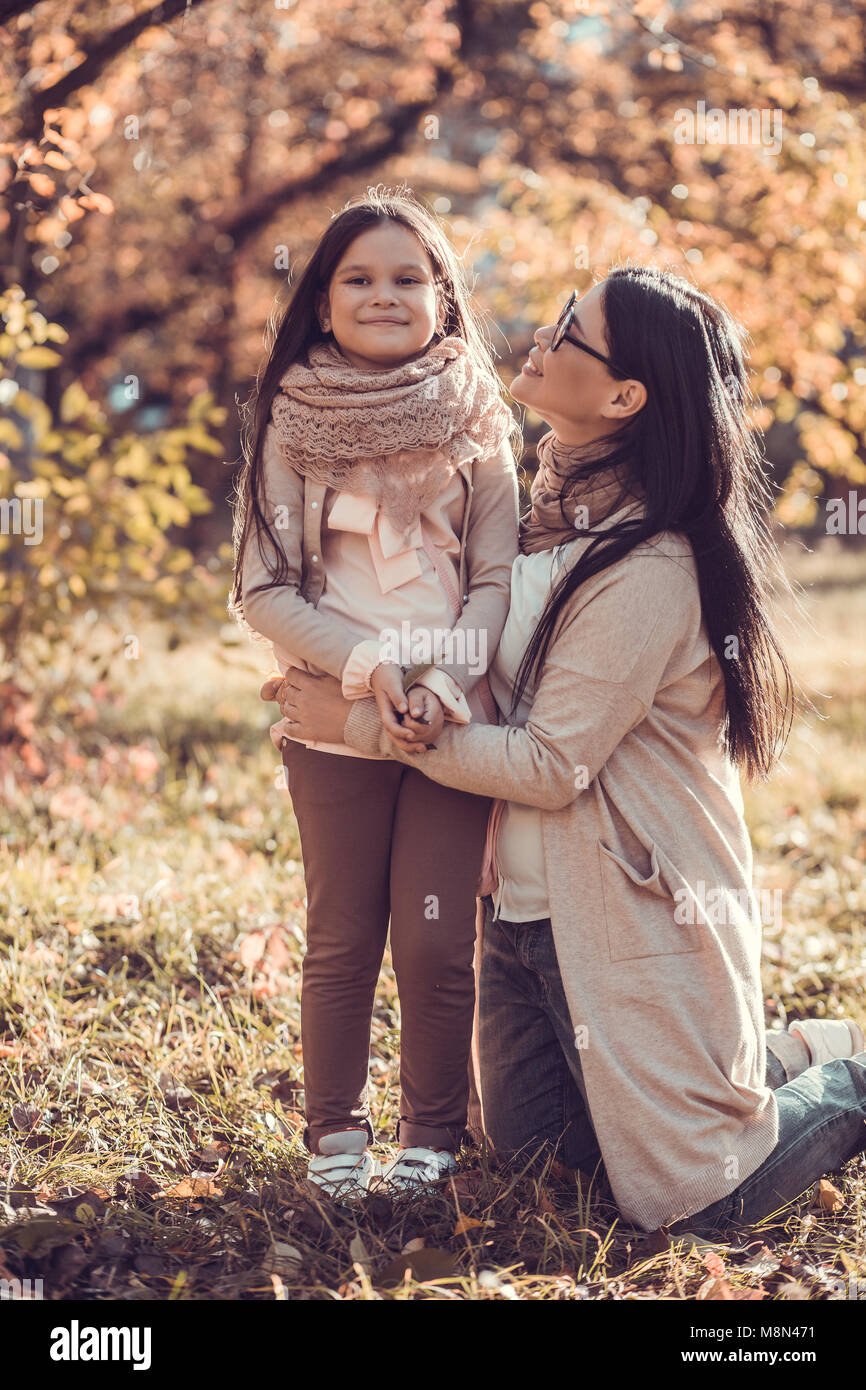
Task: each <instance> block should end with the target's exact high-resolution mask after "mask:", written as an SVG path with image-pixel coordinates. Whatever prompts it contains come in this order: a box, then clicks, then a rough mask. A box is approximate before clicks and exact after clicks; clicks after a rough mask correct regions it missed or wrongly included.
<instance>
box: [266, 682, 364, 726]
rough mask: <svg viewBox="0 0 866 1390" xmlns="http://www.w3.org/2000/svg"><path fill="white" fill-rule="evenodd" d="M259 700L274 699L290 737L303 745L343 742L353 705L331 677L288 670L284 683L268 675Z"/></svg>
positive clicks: (339, 685)
mask: <svg viewBox="0 0 866 1390" xmlns="http://www.w3.org/2000/svg"><path fill="white" fill-rule="evenodd" d="M259 693H260V695H261V697H262V699H263V700H277V701H278V702H279V706H280V712H281V714H283V715H284V716H285V717H286V719H288V720H289V721H290V723H291V725H292V737H293V738H298V739H302V740H303V741H304V742H307V743H345V738H344V736H343V730H344V729H345V727H346V720H347V719H348V717H349V713H350V711H351V709H352V705H353V704H354V701H353V700H347V699H346V697H345V696H344V694H343V688H342V686H341V684H340V682H339V681H338V680H336V679H335V677H334V676H311V675H310V673H309V672H308V671H298V670H294V669H292V670H290V671H289V672H288V674H287V675H286V678H285V680H283V678H282V677H279V679H278V678H277V677H274V676H270V677H269V678H268V679H267V680H266V681H265V683H264V685H263V686H262V688H261V691H260V692H259Z"/></svg>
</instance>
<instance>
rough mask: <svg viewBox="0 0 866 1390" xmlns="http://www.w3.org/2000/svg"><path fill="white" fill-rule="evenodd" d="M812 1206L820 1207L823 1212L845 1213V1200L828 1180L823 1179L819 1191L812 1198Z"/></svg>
mask: <svg viewBox="0 0 866 1390" xmlns="http://www.w3.org/2000/svg"><path fill="white" fill-rule="evenodd" d="M812 1205H813V1206H815V1207H819V1208H820V1209H821V1211H829V1212H837V1211H844V1208H845V1198H844V1197H843V1196H842V1193H841V1192H840V1191H839V1189H838V1187H834V1186H833V1184H832V1183H831V1182H829V1181H828V1179H827V1178H821V1180H820V1181H819V1183H818V1190H817V1192H816V1193H815V1195H814V1197H813V1198H812Z"/></svg>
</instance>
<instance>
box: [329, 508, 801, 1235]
mask: <svg viewBox="0 0 866 1390" xmlns="http://www.w3.org/2000/svg"><path fill="white" fill-rule="evenodd" d="M583 548H584V546H583V545H582V544H575V545H574V546H573V547H572V548H571V550H572V553H571V555H570V557H569V563H574V562H575V561H576V559H577V558H578V557H579V555H580V554H581V553H582V551H583ZM723 713H724V685H723V681H722V674H721V670H720V668H719V665H718V662H717V661H716V658H715V655H714V654H713V652H712V650H711V648H710V646H709V642H708V639H707V635H706V630H705V628H704V626H703V623H702V616H701V602H700V596H699V591H698V582H697V569H696V565H695V561H694V556H693V554H692V551H691V547H690V545H689V543H688V541H687V540H686V539H685V538H684V537H682V536H680V535H676V534H670V533H665V534H662V535H660V536H657V537H656V538H655V539H654V540H653V541H652V542H651V543H648V544H646V545H643V546H641V547H639V548H637V549H636V550H634V551H632V552H631V554H630V555H628V556H627V557H626V558H625V560H622V561H620V562H618V563H617V564H615V565H613V566H611V567H610V568H609V569H607V570H605V571H603V572H602V573H601V574H599V575H596V576H595V577H594V578H592V579H591V580H589V581H587V583H585V584H584V585H582V586H581V588H580V590H579V591H578V592H577V594H575V595H574V596H573V598H572V599H571V602H570V606H569V609H568V616H567V619H566V621H565V622H564V623H561V624H560V628H559V631H558V634H557V636H556V639H555V641H554V642H553V644H552V645H551V647H550V649H549V652H548V656H547V659H546V662H545V664H544V668H543V670H542V672H541V674H540V677H539V681H538V684H537V688H536V693H535V698H534V700H533V704H532V710H531V712H530V715H529V719H528V722H527V724H526V726H525V728H508V727H498V728H497V727H495V726H487V727H482V726H480V725H474V724H473V725H470V726H468V727H466V728H458V727H456V726H453V725H452V726H447V727H446V728H445V729H444V731H443V732H442V734H441V735H440V736H439V737H438V739H437V749H436V750H435V751H428V752H426V753H424V754H422V755H420V757H415V758H413V757H411V756H410V755H408V754H401V753H400V752H399V751H398V750H397V749H396V748H395V746H394V745H392V744H391V742H390V740H389V739H388V738H387V737H386V735H385V734H384V731H383V730H382V729H381V725H380V723H379V718H378V713H377V711H376V706H375V702H374V701H371V700H364V701H359V702H358V703H357V704H356V706H355V707H354V709H353V710H352V712H351V713H350V715H349V718H348V720H347V722H346V727H345V738H346V741H347V742H348V743H352V744H354V746H355V747H357V748H361V749H364V748H368V749H379V750H380V751H382V752H388V753H389V754H390V755H391V756H394V757H398V758H400V760H401V761H404V762H408V763H411V764H412V765H413V766H418V767H419V768H421V769H422V770H423V771H424V772H425V773H426V775H427V776H429V777H432V778H433V779H434V780H435V781H437V782H442V783H444V784H445V785H447V786H451V787H459V788H462V789H463V790H465V791H469V792H476V793H478V794H482V795H484V796H492V797H503V798H505V799H507V800H513V801H519V802H523V803H528V804H531V805H535V806H539V807H541V808H542V810H543V811H544V813H545V814H544V817H543V827H542V828H543V839H544V860H545V868H546V873H547V881H548V889H549V897H550V916H551V922H552V927H553V933H554V940H555V944H556V953H557V959H558V961H559V966H560V970H561V972H562V980H563V985H564V988H565V994H566V998H567V1000H568V1005H569V1010H570V1013H571V1018H572V1023H573V1025H574V1028H575V1036H576V1040H577V1042H576V1045H579V1046H580V1057H581V1064H582V1068H583V1075H584V1080H585V1084H586V1092H587V1099H588V1103H589V1107H590V1111H591V1114H592V1120H593V1124H594V1126H595V1130H596V1134H597V1137H598V1142H599V1147H600V1149H601V1152H602V1155H603V1158H604V1164H605V1169H606V1171H607V1174H608V1178H609V1180H610V1184H611V1187H612V1190H613V1193H614V1197H615V1199H616V1201H617V1204H618V1206H619V1208H620V1210H621V1212H622V1214H623V1216H624V1218H625V1219H626V1220H628V1221H630V1222H633V1223H634V1224H635V1225H637V1226H639V1227H642V1228H643V1229H645V1230H653V1229H655V1228H657V1227H658V1226H660V1225H663V1224H667V1223H669V1222H672V1221H674V1220H676V1219H677V1218H680V1217H685V1216H689V1215H691V1214H692V1213H694V1212H696V1211H699V1210H701V1209H702V1208H703V1207H704V1206H706V1205H708V1204H709V1203H711V1202H715V1201H718V1200H719V1199H720V1198H722V1197H724V1196H726V1195H727V1194H728V1193H729V1192H731V1191H732V1190H733V1189H734V1188H735V1187H736V1186H737V1184H738V1183H740V1182H742V1181H743V1180H744V1179H745V1178H747V1177H748V1176H749V1175H750V1174H751V1173H753V1172H754V1171H755V1169H757V1168H758V1167H759V1165H760V1164H761V1163H762V1162H763V1160H764V1159H765V1158H766V1157H767V1155H768V1154H769V1153H770V1152H771V1150H772V1149H773V1148H774V1146H775V1144H776V1140H777V1135H778V1114H777V1108H776V1102H775V1099H774V1097H773V1093H772V1091H770V1090H769V1089H768V1088H767V1086H766V1084H765V1076H764V1069H765V1040H764V1016H763V1001H762V993H761V982H760V954H761V927H760V918H759V913H758V909H757V903H756V901H755V898H754V894H753V893H752V885H751V877H752V853H751V845H750V842H749V835H748V831H747V828H746V825H745V821H744V819H743V803H742V797H741V794H740V788H739V781H738V777H737V772H736V769H735V768H734V767H733V766H732V765H731V764H730V763H729V761H728V760H727V758H726V757H725V756H724V752H723V750H722V749H721V747H720V742H719V737H720V731H721V724H722V718H723ZM713 890H715V891H713ZM683 918H685V919H686V920H685V921H683ZM482 1084H483V1077H482Z"/></svg>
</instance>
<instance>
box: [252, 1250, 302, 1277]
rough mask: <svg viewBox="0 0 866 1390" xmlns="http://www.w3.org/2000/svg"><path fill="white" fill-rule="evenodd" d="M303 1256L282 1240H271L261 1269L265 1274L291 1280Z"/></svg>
mask: <svg viewBox="0 0 866 1390" xmlns="http://www.w3.org/2000/svg"><path fill="white" fill-rule="evenodd" d="M303 1259H304V1257H303V1255H302V1254H301V1252H300V1250H299V1249H298V1248H297V1246H295V1245H288V1244H287V1243H286V1241H284V1240H272V1241H271V1244H270V1247H269V1249H268V1252H267V1254H266V1255H265V1258H264V1259H263V1260H262V1269H263V1270H264V1271H265V1273H266V1274H270V1275H271V1277H272V1278H273V1276H274V1275H282V1276H284V1277H285V1278H287V1279H292V1278H294V1277H295V1275H296V1274H297V1272H298V1269H299V1267H300V1265H301V1264H302V1263H303Z"/></svg>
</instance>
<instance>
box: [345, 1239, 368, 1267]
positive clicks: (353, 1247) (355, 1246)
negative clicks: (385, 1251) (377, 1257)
mask: <svg viewBox="0 0 866 1390" xmlns="http://www.w3.org/2000/svg"><path fill="white" fill-rule="evenodd" d="M349 1255H350V1257H351V1259H352V1263H353V1264H356V1265H360V1266H361V1268H362V1269H364V1270H367V1271H368V1272H369V1270H370V1268H371V1266H372V1263H373V1261H372V1260H371V1259H370V1254H369V1251H368V1250H367V1247H366V1245H365V1244H364V1242H363V1240H362V1239H361V1237H360V1236H358V1235H355V1236H352V1239H351V1240H350V1241H349Z"/></svg>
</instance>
